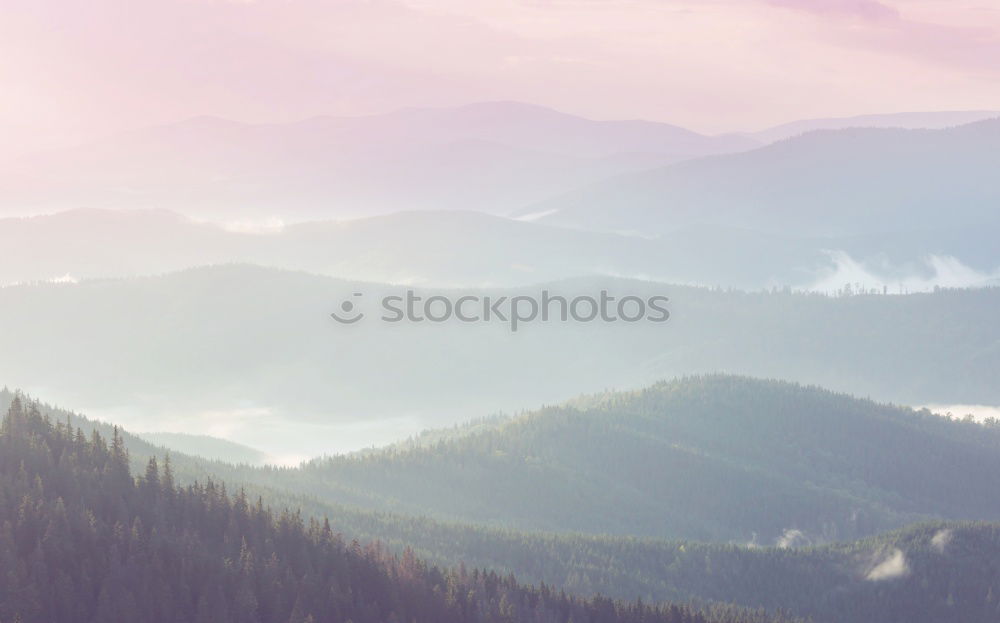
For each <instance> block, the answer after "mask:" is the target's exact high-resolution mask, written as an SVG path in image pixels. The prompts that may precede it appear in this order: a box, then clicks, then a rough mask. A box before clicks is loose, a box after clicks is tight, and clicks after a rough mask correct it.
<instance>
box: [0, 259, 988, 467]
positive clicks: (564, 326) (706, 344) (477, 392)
mask: <svg viewBox="0 0 1000 623" xmlns="http://www.w3.org/2000/svg"><path fill="white" fill-rule="evenodd" d="M408 289H409V288H407V287H404V286H387V285H378V284H366V283H361V282H350V281H343V280H337V279H332V278H328V277H322V276H316V275H309V274H306V273H299V272H290V271H281V270H276V269H265V268H260V267H254V266H243V265H227V266H218V267H213V268H201V269H191V270H187V271H182V272H178V273H170V274H167V275H163V276H157V277H143V278H133V279H118V280H95V281H85V282H81V283H79V284H35V285H21V286H11V287H6V288H0V325H2V326H9V327H18V330H17V331H5V332H3V333H0V349H2V350H3V351H4V352H9V353H18V355H17V356H16V357H5V358H3V359H2V360H0V378H4V379H6V381H7V382H9V383H10V384H12V385H15V386H19V387H22V388H24V389H27V390H31V391H33V392H35V393H40V394H43V395H47V396H51V397H52V398H53V399H56V400H59V401H60V402H63V403H69V404H77V405H80V406H81V407H82V408H85V409H86V410H88V411H89V412H91V413H94V414H96V415H100V416H102V417H108V418H112V419H113V418H114V417H115V416H116V414H122V415H127V414H131V417H136V416H138V415H140V414H142V416H143V417H145V418H146V422H145V425H144V426H143V429H144V430H157V429H160V430H191V429H195V430H200V428H199V427H202V426H205V425H207V422H209V421H211V422H212V423H215V424H217V425H218V426H220V427H224V428H226V429H227V430H229V431H230V432H231V433H233V434H234V435H235V436H234V437H232V438H233V439H234V440H236V441H240V442H242V443H245V444H247V445H250V446H252V447H257V448H259V449H261V450H263V451H265V452H268V453H269V454H288V453H289V451H290V450H291V449H297V450H296V451H295V452H294V453H295V454H301V453H309V454H313V453H321V452H323V451H329V450H333V449H341V450H342V449H347V448H350V447H355V448H356V447H364V446H365V445H368V444H366V443H361V444H360V445H355V444H357V443H358V442H357V439H358V438H360V437H366V436H371V435H376V433H377V431H376V428H378V427H381V426H385V427H388V428H387V429H386V431H388V430H390V429H392V430H396V431H397V433H396V434H397V436H398V431H399V430H404V431H411V432H415V430H414V429H419V428H421V427H426V426H429V425H435V424H447V423H452V422H456V421H461V420H465V419H469V418H472V417H477V416H484V415H488V414H490V413H493V412H495V411H497V410H507V411H510V410H517V409H524V408H530V407H533V406H535V405H538V404H553V403H555V402H560V401H562V400H565V399H568V398H570V397H572V396H574V395H577V394H579V393H581V392H587V391H593V390H594V389H595V388H633V387H638V386H641V385H644V384H648V383H651V382H655V381H656V380H658V379H662V378H670V377H674V376H677V375H685V374H697V373H710V372H732V373H742V374H751V375H755V376H764V377H775V378H785V379H788V380H794V381H800V382H806V383H816V384H821V385H824V386H826V387H830V388H832V389H837V390H842V391H850V392H855V393H858V394H860V395H870V396H874V397H876V398H879V399H882V400H895V401H900V402H903V403H906V404H987V405H989V404H997V403H998V402H1000V395H998V393H997V391H998V390H997V386H996V383H995V382H994V380H995V378H996V374H997V371H998V369H1000V359H998V351H997V349H996V347H995V345H996V344H997V342H998V339H1000V338H998V336H997V331H998V330H1000V329H998V327H997V325H996V323H995V322H994V316H995V313H994V311H995V309H996V307H997V305H998V304H1000V303H998V301H997V297H998V296H1000V290H998V289H982V290H943V291H940V292H936V293H927V294H913V295H907V296H885V295H882V294H881V293H879V294H870V293H863V294H860V295H854V296H842V297H828V296H821V295H808V294H795V293H790V292H784V291H777V292H758V293H745V292H740V291H727V290H710V289H705V288H694V287H684V286H665V285H663V284H658V283H654V282H645V281H635V280H624V279H614V278H587V279H576V280H567V281H561V282H553V283H550V284H544V285H540V286H531V287H525V288H515V289H457V290H440V289H437V290H436V289H420V288H416V289H413V293H414V295H415V296H422V297H424V298H426V297H429V296H433V295H438V296H446V297H451V298H453V299H455V298H457V297H458V296H465V295H473V296H479V297H481V300H482V299H483V298H485V297H491V298H493V299H497V298H500V297H508V298H510V297H513V296H534V297H540V296H541V294H542V290H543V289H544V290H547V291H548V292H549V293H550V295H558V296H563V297H565V298H567V300H572V299H574V298H576V297H580V296H591V297H598V296H599V295H600V294H599V293H600V292H601V291H602V290H606V291H607V292H608V293H609V296H617V297H623V296H626V295H628V296H637V297H640V298H643V299H645V300H648V299H650V298H651V297H653V296H666V297H668V298H669V299H670V301H669V303H668V304H667V306H668V308H669V311H670V314H671V316H670V318H669V320H668V321H667V322H665V323H653V322H637V323H623V322H617V323H616V322H576V321H567V322H540V321H539V322H534V323H526V324H524V325H523V326H522V327H521V328H520V329H519V330H518V331H517V332H512V331H511V330H510V326H509V323H503V322H499V321H496V319H494V320H493V321H490V322H475V323H460V322H457V321H456V320H455V319H454V318H452V320H451V321H448V322H441V323H436V322H401V323H388V322H383V321H382V320H381V319H380V318H381V316H382V312H381V306H380V301H382V299H383V298H384V297H386V296H405V295H406V292H407V290H408ZM355 293H359V294H360V295H361V296H359V297H355V296H354V295H355ZM351 300H356V301H358V305H359V310H362V311H367V313H368V314H369V317H367V318H366V319H365V320H364V322H360V323H358V324H355V325H351V326H346V325H342V324H339V323H337V322H335V321H334V320H333V319H332V318H331V316H330V314H331V313H332V312H334V311H337V310H338V309H339V306H341V305H342V303H343V302H344V301H351ZM52 353H59V356H57V357H55V356H53V355H52ZM262 353H266V355H267V356H266V357H263V356H262ZM818 353H822V356H818V355H817V354H818ZM81 369H86V370H87V375H86V376H81V375H80V373H79V371H80V370H81ZM501 371H502V374H501ZM387 383H389V384H391V387H392V391H388V392H387V391H385V387H386V384H387ZM290 422H296V423H297V424H299V425H302V426H306V425H316V426H317V428H316V429H315V431H314V432H315V434H309V435H307V436H306V438H305V439H304V438H303V436H302V434H301V431H302V430H303V429H301V428H296V429H294V430H296V431H298V434H293V433H292V432H290V431H292V430H293V429H292V428H289V423H290ZM165 423H169V424H170V426H164V425H163V424H165ZM357 426H361V427H362V428H360V429H357V428H354V427H357ZM371 427H375V428H371ZM386 431H383V432H386ZM379 434H380V433H379ZM376 436H377V435H376ZM329 443H333V444H335V445H327V444H329ZM303 444H305V445H303Z"/></svg>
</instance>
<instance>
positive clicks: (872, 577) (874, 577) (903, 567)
mask: <svg viewBox="0 0 1000 623" xmlns="http://www.w3.org/2000/svg"><path fill="white" fill-rule="evenodd" d="M909 573H910V565H909V564H907V562H906V555H905V554H903V550H901V549H898V548H897V549H894V550H893V551H892V552H891V553H889V555H887V556H885V557H883V558H882V559H881V560H878V561H877V562H876V563H875V564H874V566H872V568H871V569H870V570H869V571H868V573H867V574H866V575H865V579H867V580H868V581H870V582H881V581H884V580H894V579H896V578H902V577H905V576H907V575H909Z"/></svg>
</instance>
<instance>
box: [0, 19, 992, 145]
mask: <svg viewBox="0 0 1000 623" xmlns="http://www.w3.org/2000/svg"><path fill="white" fill-rule="evenodd" d="M0 84H2V85H3V97H2V98H0V143H2V144H3V145H4V147H3V149H5V150H7V152H10V151H30V150H33V149H42V148H45V147H49V146H62V145H64V144H72V143H73V142H76V141H80V140H87V139H90V138H95V137H98V136H101V135H105V134H108V133H113V132H118V131H122V130H127V129H130V128H135V127H141V126H145V125H150V124H157V123H168V122H172V121H177V120H180V119H184V118H187V117H191V116H197V115H214V116H220V117H225V118H230V119H235V120H239V121H246V122H282V121H293V120H299V119H302V118H307V117H311V116H316V115H363V114H371V113H379V112H386V111H389V110H394V109H398V108H401V107H408V106H450V105H458V104H465V103H469V102H476V101H488V100H517V101H524V102H530V103H534V104H540V105H544V106H549V107H552V108H556V109H558V110H562V111H565V112H570V113H575V114H580V115H583V116H587V117H591V118H596V119H632V118H644V119H650V120H656V121H663V122H668V123H674V124H677V125H681V126H685V127H688V128H691V129H694V130H697V131H701V132H705V133H721V132H728V131H749V130H757V129H762V128H764V127H767V126H770V125H774V124H778V123H782V122H786V121H791V120H795V119H802V118H812V117H827V116H848V115H854V114H865V113H875V112H902V111H930V110H978V109H997V108H1000V0H88V1H87V2H66V1H65V0H5V1H4V3H3V5H2V8H0ZM0 151H2V150H0Z"/></svg>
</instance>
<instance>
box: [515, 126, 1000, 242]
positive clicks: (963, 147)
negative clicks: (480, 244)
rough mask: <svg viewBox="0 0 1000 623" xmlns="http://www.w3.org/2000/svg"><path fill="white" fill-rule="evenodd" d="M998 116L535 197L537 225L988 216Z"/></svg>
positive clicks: (789, 223)
mask: <svg viewBox="0 0 1000 623" xmlns="http://www.w3.org/2000/svg"><path fill="white" fill-rule="evenodd" d="M998 169H1000V119H997V120H988V121H981V122H978V123H973V124H969V125H965V126H960V127H957V128H950V129H944V130H901V129H847V130H824V131H816V132H810V133H809V134H806V135H803V136H799V137H796V138H791V139H788V140H785V141H781V142H779V143H775V144H773V145H769V146H767V147H762V148H760V149H756V150H753V151H748V152H744V153H740V154H733V155H726V156H716V157H709V158H703V159H699V160H692V161H688V162H682V163H678V164H675V165H671V166H667V167H663V168H660V169H656V170H653V171H647V172H642V173H635V174H628V175H623V176H621V177H618V178H616V179H615V180H612V181H608V182H603V183H599V184H597V185H594V186H592V187H589V188H586V189H583V190H580V191H576V192H573V193H569V194H567V195H565V196H563V197H560V198H557V199H554V200H550V201H547V202H542V203H540V204H538V205H536V206H532V207H531V208H529V209H527V210H526V212H541V213H544V214H545V216H543V217H542V220H543V221H544V222H549V223H553V224H562V225H570V226H575V227H584V228H589V229H601V230H612V231H642V232H664V231H670V230H672V229H675V228H678V227H682V226H687V225H691V224H712V225H728V226H734V227H746V228H750V229H757V230H761V231H769V232H774V233H786V234H795V235H820V236H824V235H846V234H874V233H878V232H887V231H896V232H899V231H906V230H919V229H929V230H933V229H937V228H948V227H960V226H974V225H979V224H981V223H990V222H994V221H995V220H996V205H997V202H998V201H1000V177H998V176H997V175H996V171H997V170H998Z"/></svg>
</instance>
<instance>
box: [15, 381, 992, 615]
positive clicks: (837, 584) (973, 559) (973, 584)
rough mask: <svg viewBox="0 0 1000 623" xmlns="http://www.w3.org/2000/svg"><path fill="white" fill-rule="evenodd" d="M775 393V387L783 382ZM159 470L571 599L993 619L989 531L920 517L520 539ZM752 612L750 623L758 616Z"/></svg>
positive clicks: (183, 461) (521, 535) (194, 468)
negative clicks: (774, 529) (836, 527)
mask: <svg viewBox="0 0 1000 623" xmlns="http://www.w3.org/2000/svg"><path fill="white" fill-rule="evenodd" d="M758 385H761V386H763V385H764V384H758ZM690 389H691V390H695V389H696V387H695V386H693V385H692V386H691V388H690ZM774 389H781V390H784V391H786V393H787V390H788V389H789V388H787V387H782V386H775V387H774ZM799 389H800V390H801V391H802V392H809V393H813V394H817V395H819V394H822V392H817V391H816V390H807V389H803V388H799ZM605 398H606V397H605ZM834 398H838V399H839V400H840V401H843V400H844V399H843V397H834ZM13 399H14V394H12V393H10V392H4V391H0V407H2V408H3V410H4V411H6V410H7V408H8V407H9V406H10V403H11V402H12V401H13ZM604 402H607V401H606V400H605V399H604V398H602V399H600V400H598V401H596V402H595V401H594V400H593V399H591V400H589V401H587V403H588V404H592V405H594V404H598V405H599V404H602V403H604ZM863 406H864V405H863ZM868 406H870V405H868ZM39 409H40V411H41V413H43V414H44V415H46V416H47V417H50V418H52V419H53V420H55V421H56V422H66V421H67V420H68V421H69V422H70V423H71V424H72V425H73V426H74V427H76V426H79V427H81V428H82V429H83V431H84V433H85V434H86V435H89V434H90V431H92V430H97V431H99V432H100V434H102V435H108V436H109V437H112V436H114V432H113V431H112V430H111V428H110V427H109V426H107V425H103V424H100V423H95V422H92V421H89V420H87V419H85V418H82V417H80V416H76V415H72V414H69V413H66V412H63V411H60V410H58V409H54V408H51V407H47V406H44V405H39ZM897 415H898V414H897ZM903 419H904V421H905V420H906V419H909V420H911V422H910V423H911V424H913V423H918V424H919V425H920V426H927V425H930V426H929V427H928V428H929V430H931V431H933V430H935V429H943V430H944V431H948V432H946V433H945V435H944V436H945V437H949V436H950V437H954V438H957V439H963V438H964V439H965V440H966V441H968V440H969V439H973V438H976V437H977V436H979V435H981V434H982V431H983V429H981V428H979V427H974V428H969V427H966V426H967V425H964V424H958V423H950V424H946V423H943V422H941V421H940V420H926V421H920V420H919V418H913V417H912V416H908V417H904V418H903ZM495 425H503V426H509V423H507V424H504V423H501V422H496V421H494V422H482V423H480V424H479V425H477V426H474V427H469V428H461V429H457V430H455V431H449V432H447V433H445V434H432V435H431V434H429V435H427V436H426V437H425V438H423V439H420V440H417V441H415V442H414V443H412V444H409V447H413V448H433V447H434V445H435V444H437V443H438V442H445V443H450V442H451V440H461V439H462V438H463V437H466V436H469V435H478V434H482V433H484V432H487V431H488V429H489V427H491V426H495ZM963 427H966V428H963ZM918 428H919V427H918ZM949 429H950V431H949ZM976 430H979V431H980V432H979V433H976V432H975V431H976ZM938 433H939V434H940V430H939V431H938ZM118 434H119V436H120V437H121V439H122V440H123V442H124V444H125V445H126V447H127V448H128V451H129V455H130V458H131V463H132V465H133V470H134V471H136V472H138V473H143V472H144V471H145V470H146V466H147V464H148V461H149V459H150V458H151V457H154V456H159V457H160V459H161V461H160V465H161V466H162V465H163V461H162V458H163V454H162V448H159V449H158V448H156V447H154V446H151V445H149V444H147V443H145V442H144V441H142V440H141V439H139V438H138V437H135V436H132V435H129V434H128V433H127V432H123V431H121V432H119V433H118ZM2 439H3V437H2V435H0V440H2ZM402 449H403V448H397V449H396V450H397V452H398V451H399V450H402ZM170 465H171V468H172V473H173V476H174V479H175V480H176V483H177V487H178V488H180V489H181V490H183V487H186V486H187V485H190V484H193V483H194V482H195V479H199V480H201V482H202V483H205V482H206V479H211V480H214V481H215V484H214V485H211V486H210V489H212V488H214V490H215V491H218V490H219V484H218V483H219V479H220V478H223V479H224V480H225V482H226V483H227V484H228V485H230V486H229V491H230V492H237V493H235V494H234V495H235V496H236V497H237V499H239V498H241V497H243V494H242V493H239V492H238V489H240V488H244V487H245V488H246V491H247V494H246V495H247V496H248V497H250V499H255V498H256V496H258V495H261V496H263V498H264V500H265V502H266V503H268V504H271V505H273V506H276V507H277V508H291V509H295V508H302V509H303V511H304V512H305V514H306V516H307V517H317V518H320V521H322V517H324V516H327V517H329V518H330V519H331V522H332V529H333V531H334V532H336V533H342V534H343V539H345V542H346V541H349V540H351V539H361V540H363V541H368V540H376V539H377V540H379V541H381V542H382V543H383V544H385V545H386V546H387V547H388V548H389V549H390V550H391V551H395V552H398V553H400V554H403V553H404V552H405V551H406V549H407V548H408V547H412V548H413V549H415V550H416V552H417V553H418V554H419V555H420V556H421V557H423V558H425V559H427V560H429V561H432V562H434V563H436V564H440V565H444V566H448V567H451V566H454V565H457V564H458V563H459V561H464V562H465V564H467V565H475V566H477V567H482V568H486V569H493V570H496V571H498V572H502V573H503V574H507V573H509V572H514V573H516V574H517V576H518V577H521V578H524V579H527V580H529V581H532V582H545V583H546V584H548V585H549V586H552V587H556V588H563V589H566V590H568V591H570V592H572V593H574V594H576V595H583V596H587V595H593V594H595V593H601V594H604V595H610V596H613V597H622V598H628V599H634V598H635V597H636V596H641V598H642V599H643V601H644V602H646V603H651V602H662V601H664V600H670V601H683V602H689V601H694V602H697V603H703V604H711V605H709V606H708V609H709V610H710V611H713V612H716V613H717V614H716V616H718V617H720V619H721V620H725V621H729V622H730V623H731V622H732V621H733V620H734V619H733V618H732V617H733V615H734V614H738V613H739V612H740V611H738V610H733V609H732V608H728V607H725V606H721V605H719V602H733V603H738V604H742V605H743V606H744V607H749V608H754V609H760V608H766V609H768V610H771V611H777V610H779V609H780V610H782V611H784V612H787V613H796V614H799V615H800V616H803V617H806V616H808V617H811V620H813V621H818V622H826V623H856V622H857V621H859V620H864V621H872V622H876V623H883V622H884V623H889V622H890V621H898V620H901V619H903V620H907V621H911V622H913V623H933V622H937V621H941V620H963V621H969V622H975V623H979V622H982V623H988V622H991V621H993V620H995V617H996V612H997V604H996V599H995V598H994V597H992V595H995V594H996V592H997V591H998V590H1000V576H998V574H997V569H996V566H995V560H996V557H997V555H998V553H997V552H998V548H1000V537H998V535H1000V531H998V528H997V524H984V523H970V522H952V523H940V522H932V523H925V524H920V525H917V526H912V527H908V528H906V529H903V530H900V531H895V532H891V533H886V534H881V535H877V536H873V537H870V538H866V539H863V540H860V541H855V542H847V543H839V544H830V545H824V546H808V542H807V539H806V538H804V536H803V535H801V534H786V535H785V538H784V539H783V540H782V542H781V544H780V546H779V547H770V546H766V545H764V544H760V543H758V544H749V545H718V544H704V543H694V542H689V541H662V540H654V539H637V538H634V537H609V536H586V535H566V534H562V535H555V534H544V533H526V532H516V531H511V530H498V529H491V528H488V527H485V526H481V525H480V526H474V525H469V524H460V523H454V522H441V521H434V520H430V519H426V518H419V517H407V516H402V515H391V514H384V513H378V512H373V511H371V510H363V509H357V508H351V507H345V506H342V505H333V504H324V503H322V502H319V501H318V500H316V499H315V498H310V497H303V496H299V495H297V494H294V493H291V492H287V491H282V490H280V489H274V488H269V487H266V486H261V485H259V484H254V481H260V480H261V479H262V478H266V477H267V474H268V472H273V471H274V470H258V469H248V468H245V467H243V468H237V467H233V466H229V465H225V464H222V463H212V462H208V461H204V460H200V459H197V458H194V457H189V456H186V455H183V454H177V453H172V454H171V461H170ZM292 471H296V470H292ZM160 473H161V475H162V470H161V472H160ZM141 482H142V481H141V480H140V483H141ZM237 485H239V487H237ZM46 490H48V488H47V489H46ZM288 514H289V512H286V513H285V514H284V515H285V516H287V515H288ZM53 603H55V602H53ZM723 613H725V615H723ZM742 614H743V615H744V616H745V615H746V614H747V613H746V612H745V611H744V612H743V613H742ZM727 616H728V617H730V618H726V617H727ZM757 616H758V618H757V619H755V620H763V618H762V616H761V615H759V614H758V615H757Z"/></svg>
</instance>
